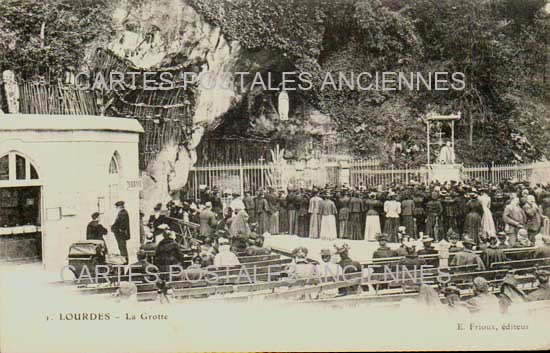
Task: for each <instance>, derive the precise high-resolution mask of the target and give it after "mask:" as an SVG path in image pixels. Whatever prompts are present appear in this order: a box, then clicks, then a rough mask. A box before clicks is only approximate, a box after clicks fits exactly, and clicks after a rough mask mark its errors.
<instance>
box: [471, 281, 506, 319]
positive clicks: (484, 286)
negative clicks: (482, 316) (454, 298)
mask: <svg viewBox="0 0 550 353" xmlns="http://www.w3.org/2000/svg"><path fill="white" fill-rule="evenodd" d="M473 284H474V288H473V290H474V297H473V298H471V299H469V300H467V301H466V302H465V304H466V307H467V308H468V310H470V312H471V313H480V312H487V313H497V312H500V303H499V300H498V298H497V297H496V296H495V295H494V294H491V293H489V283H488V282H487V280H486V279H485V278H483V277H476V278H474V281H473Z"/></svg>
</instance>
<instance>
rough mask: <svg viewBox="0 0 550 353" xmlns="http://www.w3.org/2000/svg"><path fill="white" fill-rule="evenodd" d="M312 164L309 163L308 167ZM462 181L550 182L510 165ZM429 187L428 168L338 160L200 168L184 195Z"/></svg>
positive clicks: (464, 174) (466, 170)
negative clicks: (204, 189) (215, 191)
mask: <svg viewBox="0 0 550 353" xmlns="http://www.w3.org/2000/svg"><path fill="white" fill-rule="evenodd" d="M310 164H311V163H310ZM461 178H462V180H472V179H477V180H480V181H486V182H491V183H493V184H494V183H499V182H501V181H503V180H514V181H528V182H530V183H544V184H546V183H549V182H550V162H546V163H534V164H514V165H496V164H491V165H477V166H465V167H462V169H461ZM413 180H414V181H416V182H421V183H424V182H428V181H429V180H430V172H429V170H428V168H424V167H421V168H411V169H409V168H402V169H397V168H392V167H388V168H384V167H382V166H381V165H380V163H379V161H373V160H368V161H340V162H325V163H320V164H319V163H316V164H311V165H308V163H306V164H304V163H295V164H292V163H286V162H283V163H265V162H263V161H260V162H257V163H238V164H222V163H221V164H204V165H201V166H195V167H193V168H192V169H191V171H190V175H189V181H188V183H187V186H186V194H187V197H189V198H197V197H198V195H199V191H200V186H201V185H205V186H208V187H210V188H213V187H216V188H217V189H218V190H219V191H220V192H222V193H233V192H236V193H239V194H243V192H244V191H245V190H249V191H251V192H256V191H258V190H262V189H265V188H267V187H275V188H279V187H282V188H286V187H287V186H290V185H292V186H302V187H306V188H309V187H312V186H318V187H324V186H325V185H326V184H331V185H338V186H342V185H343V184H348V185H349V186H351V187H361V186H365V187H372V186H379V185H388V184H391V183H403V184H408V183H410V182H411V181H413Z"/></svg>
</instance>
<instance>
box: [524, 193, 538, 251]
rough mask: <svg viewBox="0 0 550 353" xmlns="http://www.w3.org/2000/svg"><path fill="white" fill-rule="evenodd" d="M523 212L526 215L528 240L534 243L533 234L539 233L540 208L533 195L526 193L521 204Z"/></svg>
mask: <svg viewBox="0 0 550 353" xmlns="http://www.w3.org/2000/svg"><path fill="white" fill-rule="evenodd" d="M523 212H525V216H526V224H525V226H526V228H527V232H528V234H529V240H530V241H531V242H532V243H534V242H535V235H537V234H538V233H539V231H540V227H541V226H542V210H541V208H540V207H539V206H538V205H537V202H536V200H535V196H533V195H527V197H526V202H525V204H524V205H523Z"/></svg>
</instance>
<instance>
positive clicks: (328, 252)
mask: <svg viewBox="0 0 550 353" xmlns="http://www.w3.org/2000/svg"><path fill="white" fill-rule="evenodd" d="M330 255H331V253H330V250H329V249H321V256H330Z"/></svg>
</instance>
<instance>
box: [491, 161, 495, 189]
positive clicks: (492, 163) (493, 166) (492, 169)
mask: <svg viewBox="0 0 550 353" xmlns="http://www.w3.org/2000/svg"><path fill="white" fill-rule="evenodd" d="M491 183H492V184H494V183H495V161H491Z"/></svg>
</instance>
